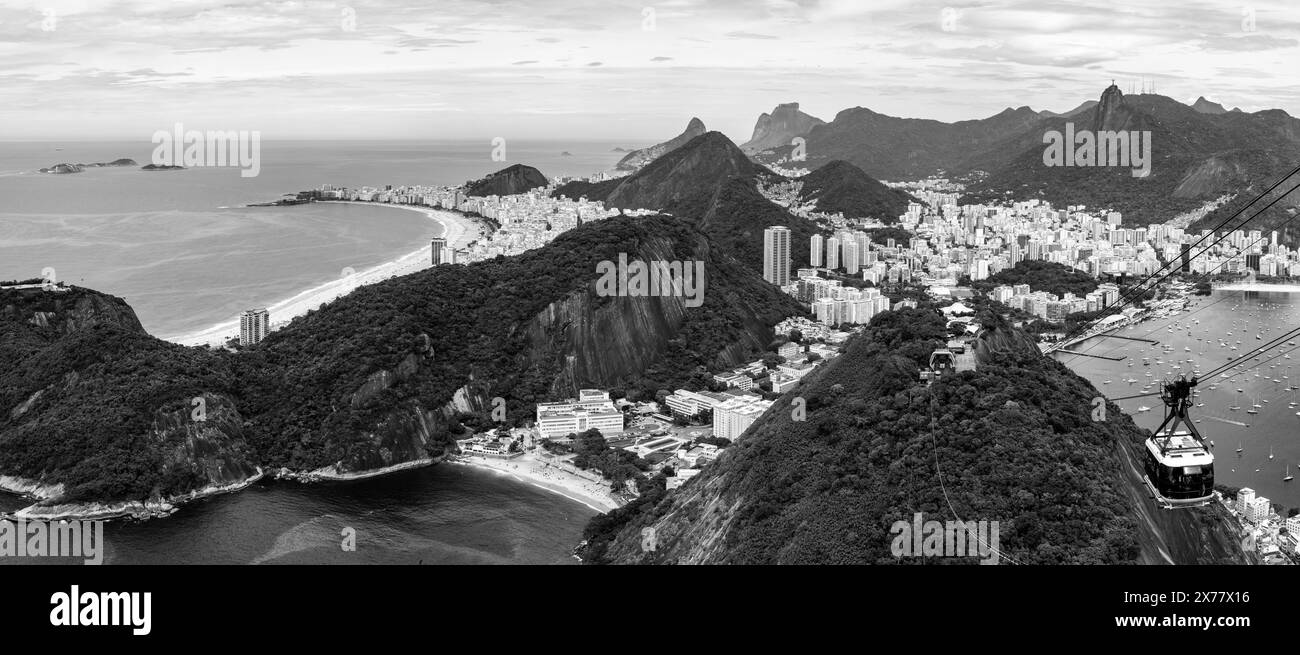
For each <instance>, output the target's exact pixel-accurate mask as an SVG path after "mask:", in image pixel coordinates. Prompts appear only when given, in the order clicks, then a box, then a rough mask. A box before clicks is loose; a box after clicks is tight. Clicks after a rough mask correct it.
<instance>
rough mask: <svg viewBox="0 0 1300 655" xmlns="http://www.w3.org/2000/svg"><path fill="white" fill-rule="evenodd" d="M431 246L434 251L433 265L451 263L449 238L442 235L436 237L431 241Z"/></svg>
mask: <svg viewBox="0 0 1300 655" xmlns="http://www.w3.org/2000/svg"><path fill="white" fill-rule="evenodd" d="M429 248H430V250H432V251H433V255H432V259H433V262H432V263H433V265H434V266H437V265H438V264H446V263H450V257H449V256H450V255H451V251H450V250H448V249H447V240H446V239H444V238H442V237H434V238H433V239H432V240H431V241H430V242H429Z"/></svg>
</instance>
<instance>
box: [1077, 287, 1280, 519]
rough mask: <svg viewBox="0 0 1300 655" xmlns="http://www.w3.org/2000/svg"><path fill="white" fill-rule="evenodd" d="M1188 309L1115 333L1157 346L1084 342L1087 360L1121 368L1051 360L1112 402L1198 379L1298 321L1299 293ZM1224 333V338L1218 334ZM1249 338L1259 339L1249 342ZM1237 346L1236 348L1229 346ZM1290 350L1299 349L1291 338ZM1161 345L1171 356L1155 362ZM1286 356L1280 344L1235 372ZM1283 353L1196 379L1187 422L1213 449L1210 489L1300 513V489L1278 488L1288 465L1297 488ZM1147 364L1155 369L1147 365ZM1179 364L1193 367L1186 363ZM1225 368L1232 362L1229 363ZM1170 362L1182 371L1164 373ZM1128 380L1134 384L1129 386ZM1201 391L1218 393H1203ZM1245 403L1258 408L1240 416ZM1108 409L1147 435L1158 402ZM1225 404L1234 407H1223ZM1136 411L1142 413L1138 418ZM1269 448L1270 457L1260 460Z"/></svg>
mask: <svg viewBox="0 0 1300 655" xmlns="http://www.w3.org/2000/svg"><path fill="white" fill-rule="evenodd" d="M1189 310H1190V311H1189V313H1185V314H1179V315H1177V316H1173V317H1170V318H1167V319H1163V320H1159V321H1150V322H1146V323H1142V324H1140V325H1137V326H1134V327H1131V328H1127V329H1124V330H1122V331H1120V332H1119V333H1118V334H1120V335H1122V336H1126V337H1140V338H1145V339H1155V340H1158V341H1159V342H1160V344H1158V345H1154V346H1151V345H1147V344H1144V343H1138V342H1133V341H1123V340H1120V339H1094V340H1091V341H1089V342H1087V343H1086V344H1084V349H1085V351H1086V352H1088V353H1090V354H1096V355H1107V356H1110V357H1121V356H1123V357H1126V359H1125V360H1124V361H1121V362H1111V361H1106V360H1101V359H1094V358H1089V357H1077V356H1068V355H1060V356H1058V357H1059V358H1060V359H1061V361H1062V362H1064V363H1065V364H1066V365H1068V366H1069V367H1070V368H1072V369H1073V370H1075V371H1076V372H1078V373H1079V374H1080V375H1083V376H1084V377H1086V378H1088V380H1089V381H1091V382H1092V383H1093V385H1094V386H1096V387H1097V389H1098V391H1100V392H1101V394H1102V395H1105V396H1107V397H1110V398H1118V397H1123V396H1129V395H1135V394H1139V393H1142V387H1143V385H1144V383H1145V382H1146V381H1148V380H1156V381H1159V380H1161V379H1164V378H1170V379H1172V378H1173V377H1175V376H1176V375H1177V374H1186V375H1187V376H1188V377H1191V375H1192V371H1193V370H1194V369H1195V367H1197V366H1199V367H1200V369H1201V371H1202V372H1206V373H1208V372H1210V371H1211V370H1213V369H1215V368H1217V367H1219V366H1221V365H1223V364H1226V363H1227V362H1228V356H1230V355H1235V356H1238V357H1240V356H1242V355H1244V354H1246V353H1248V352H1250V351H1251V350H1252V349H1254V348H1256V347H1259V346H1262V345H1264V344H1266V343H1268V342H1269V341H1271V340H1273V339H1275V338H1277V337H1279V336H1281V335H1282V334H1284V333H1285V332H1287V331H1288V330H1290V329H1293V328H1295V327H1296V325H1297V324H1298V323H1300V294H1295V293H1277V292H1261V291H1244V292H1243V291H1236V292H1224V291H1216V292H1215V293H1214V294H1213V295H1212V296H1210V297H1208V298H1201V299H1200V300H1198V301H1197V303H1196V304H1195V305H1193V306H1191V307H1190V308H1189ZM1194 321H1198V322H1194ZM1175 322H1177V324H1178V326H1180V327H1181V329H1178V328H1175V329H1174V330H1173V331H1172V332H1171V331H1170V330H1169V328H1170V327H1172V326H1173V325H1174V323H1175ZM1189 326H1190V335H1189V334H1188V333H1189ZM1229 332H1231V333H1232V336H1228V333H1229ZM1256 335H1259V336H1260V337H1262V338H1261V339H1258V340H1257V339H1256V338H1255V337H1256ZM1219 339H1223V340H1225V341H1227V342H1228V343H1229V348H1221V347H1219ZM1238 340H1240V341H1241V343H1240V344H1237V343H1236V342H1237V341H1238ZM1297 343H1298V344H1300V340H1297ZM1164 344H1169V345H1172V346H1173V347H1174V350H1173V352H1171V353H1169V354H1165V353H1164V352H1163V351H1162V350H1161V346H1163V345H1164ZM1231 346H1236V347H1237V350H1235V351H1234V350H1231V349H1230V347H1231ZM1185 349H1190V350H1185ZM1291 349H1292V347H1290V346H1286V345H1285V342H1283V344H1282V348H1281V349H1277V348H1274V349H1272V350H1270V351H1269V353H1268V354H1265V355H1263V356H1262V357H1260V360H1259V361H1258V362H1256V361H1248V362H1247V363H1246V365H1245V366H1246V368H1250V367H1251V366H1253V365H1255V364H1259V363H1260V362H1264V361H1265V360H1268V359H1269V358H1270V357H1273V356H1274V355H1277V354H1279V353H1286V352H1287V351H1290V350H1291ZM1290 355H1291V358H1290V359H1286V358H1284V357H1281V356H1278V357H1277V358H1276V359H1274V360H1273V361H1270V362H1268V363H1265V364H1263V365H1262V366H1261V367H1259V368H1255V369H1253V370H1249V371H1248V372H1246V373H1244V374H1235V375H1232V376H1231V377H1228V378H1223V377H1218V376H1216V377H1215V378H1214V379H1213V380H1209V379H1203V380H1202V381H1201V382H1200V383H1199V384H1198V385H1197V389H1198V390H1199V391H1200V392H1201V393H1200V395H1199V396H1198V397H1197V399H1196V403H1203V406H1201V407H1195V406H1193V407H1192V408H1191V410H1190V411H1189V415H1190V416H1191V417H1192V418H1193V420H1195V419H1200V421H1201V422H1200V423H1195V426H1196V428H1197V429H1198V430H1199V431H1200V432H1201V435H1202V436H1203V437H1204V438H1205V439H1206V440H1209V441H1214V450H1213V452H1214V456H1215V462H1214V477H1215V481H1216V482H1218V483H1223V484H1227V485H1229V486H1233V487H1250V488H1252V489H1254V490H1255V492H1256V494H1258V495H1261V496H1266V497H1268V498H1269V499H1270V500H1272V501H1273V502H1275V503H1278V504H1280V505H1283V506H1284V507H1300V484H1297V482H1296V481H1292V482H1283V481H1282V478H1283V477H1285V475H1286V467H1287V465H1290V468H1291V474H1292V475H1295V476H1296V478H1297V480H1300V416H1297V415H1296V412H1300V406H1297V407H1296V408H1291V407H1289V405H1288V403H1289V402H1290V401H1292V400H1295V401H1297V402H1300V392H1296V391H1286V387H1287V386H1288V385H1290V384H1292V383H1294V384H1295V385H1297V386H1300V350H1296V351H1295V352H1291V353H1290ZM1143 357H1150V358H1151V365H1150V366H1143V364H1142V358H1143ZM1156 359H1160V360H1163V362H1164V363H1163V364H1162V365H1157V364H1156V363H1155V361H1156ZM1188 359H1191V360H1193V361H1192V362H1188V361H1186V360H1188ZM1130 362H1132V363H1133V366H1131V367H1130V366H1128V364H1129V363H1130ZM1233 363H1237V362H1236V361H1235V360H1234V362H1233ZM1174 364H1177V365H1179V366H1181V367H1182V368H1180V369H1174V368H1173V365H1174ZM1147 373H1150V374H1151V377H1150V378H1148V377H1146V374H1147ZM1257 374H1258V375H1257ZM1129 379H1136V380H1138V382H1136V383H1134V384H1129V383H1128V382H1127V380H1129ZM1106 380H1110V381H1111V382H1110V384H1105V381H1106ZM1274 380H1277V382H1274ZM1211 384H1216V385H1217V387H1218V388H1217V389H1213V390H1211V389H1210V388H1209V386H1210V385H1211ZM1158 389H1159V387H1158V386H1153V387H1152V389H1151V390H1152V391H1156V390H1158ZM1237 389H1241V392H1238V391H1237ZM1265 401H1268V402H1265ZM1254 403H1259V404H1260V405H1261V408H1260V409H1259V414H1256V415H1250V414H1247V413H1246V410H1247V409H1248V408H1250V406H1251V405H1252V404H1254ZM1118 404H1119V405H1120V407H1122V408H1124V410H1125V411H1126V412H1128V413H1129V414H1130V415H1132V416H1133V417H1134V420H1135V421H1136V422H1137V424H1138V425H1139V426H1141V427H1144V428H1147V429H1149V430H1154V429H1156V428H1157V427H1159V425H1160V422H1161V421H1162V420H1164V404H1163V403H1162V402H1161V401H1160V398H1159V396H1152V397H1147V398H1140V399H1135V400H1126V401H1122V402H1120V403H1118ZM1234 404H1236V405H1238V406H1240V407H1241V409H1240V410H1237V411H1232V410H1230V409H1228V408H1229V407H1230V406H1232V405H1234ZM1141 406H1146V407H1150V408H1151V410H1150V411H1148V412H1138V411H1137V409H1138V407H1141ZM1238 423H1244V424H1245V425H1238ZM1239 446H1240V447H1241V448H1242V449H1243V451H1242V453H1241V454H1240V455H1239V454H1237V453H1236V452H1235V451H1236V450H1237V448H1238V447H1239ZM1270 448H1271V449H1272V451H1273V458H1272V459H1269V449H1270ZM1257 469H1258V471H1257Z"/></svg>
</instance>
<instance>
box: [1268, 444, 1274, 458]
mask: <svg viewBox="0 0 1300 655" xmlns="http://www.w3.org/2000/svg"><path fill="white" fill-rule="evenodd" d="M1268 458H1269V459H1273V447H1272V446H1269V447H1268Z"/></svg>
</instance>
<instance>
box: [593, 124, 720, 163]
mask: <svg viewBox="0 0 1300 655" xmlns="http://www.w3.org/2000/svg"><path fill="white" fill-rule="evenodd" d="M704 132H705V129H704V121H701V120H700V119H698V118H692V119H691V120H690V122H688V123H687V124H686V129H685V130H684V131H683V132H682V133H681V134H678V135H677V136H675V137H673V138H671V139H669V140H667V141H665V142H663V143H659V144H655V145H653V146H650V147H649V148H641V149H640V150H633V151H631V152H628V153H627V155H625V156H624V157H623V158H622V159H620V160H619V161H618V163H617V164H615V165H614V168H615V170H619V171H639V170H641V169H642V168H643V167H645V165H646V164H649V163H650V162H652V161H654V160H656V159H658V158H659V157H662V156H663V155H664V153H667V152H669V151H671V150H676V149H677V148H680V147H682V146H683V145H686V143H687V142H688V141H690V140H691V139H694V138H695V137H697V136H700V135H701V134H704ZM616 150H617V149H616Z"/></svg>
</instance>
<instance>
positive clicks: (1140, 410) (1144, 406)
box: [1138, 405, 1151, 412]
mask: <svg viewBox="0 0 1300 655" xmlns="http://www.w3.org/2000/svg"><path fill="white" fill-rule="evenodd" d="M1138 411H1139V412H1149V411H1151V408H1150V407H1147V406H1146V405H1142V406H1141V407H1138Z"/></svg>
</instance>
